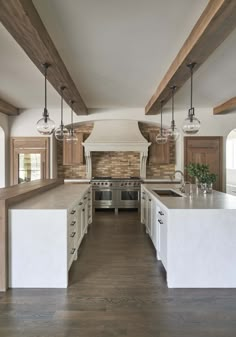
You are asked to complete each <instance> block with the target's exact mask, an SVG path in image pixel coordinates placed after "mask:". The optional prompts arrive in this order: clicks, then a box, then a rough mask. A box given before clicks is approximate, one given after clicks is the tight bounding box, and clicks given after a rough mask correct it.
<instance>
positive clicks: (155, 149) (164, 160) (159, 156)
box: [148, 131, 170, 164]
mask: <svg viewBox="0 0 236 337" xmlns="http://www.w3.org/2000/svg"><path fill="white" fill-rule="evenodd" d="M156 135H157V133H156V131H150V132H149V142H151V145H150V147H149V158H148V160H149V163H152V164H169V163H170V143H169V142H167V143H166V144H157V143H156Z"/></svg>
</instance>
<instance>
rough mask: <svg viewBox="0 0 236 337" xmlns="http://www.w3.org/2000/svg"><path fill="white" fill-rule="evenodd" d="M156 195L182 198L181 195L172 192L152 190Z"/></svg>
mask: <svg viewBox="0 0 236 337" xmlns="http://www.w3.org/2000/svg"><path fill="white" fill-rule="evenodd" d="M153 192H155V193H156V194H157V195H159V196H161V197H183V196H182V195H181V194H178V193H177V192H175V191H173V190H153Z"/></svg>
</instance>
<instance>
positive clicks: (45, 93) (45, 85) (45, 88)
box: [44, 65, 47, 110]
mask: <svg viewBox="0 0 236 337" xmlns="http://www.w3.org/2000/svg"><path fill="white" fill-rule="evenodd" d="M44 75H45V76H44V97H45V102H44V105H45V110H47V66H46V65H45V72H44Z"/></svg>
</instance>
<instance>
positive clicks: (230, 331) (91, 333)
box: [0, 212, 236, 337]
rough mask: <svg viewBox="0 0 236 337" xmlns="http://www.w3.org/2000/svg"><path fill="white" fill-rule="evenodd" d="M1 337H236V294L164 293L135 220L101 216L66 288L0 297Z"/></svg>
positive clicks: (158, 270) (122, 215)
mask: <svg viewBox="0 0 236 337" xmlns="http://www.w3.org/2000/svg"><path fill="white" fill-rule="evenodd" d="M196 254H197V252H196ZM232 268H235V266H232ZM0 336H1V337H18V336H22V337H23V336H24V337H54V336H55V337H77V336H81V337H123V336H129V337H208V336H209V337H219V336H220V337H229V336H232V337H235V336H236V289H168V288H167V287H166V282H165V272H164V269H163V267H162V265H161V263H160V262H157V260H156V258H155V251H154V249H153V246H152V243H151V241H150V239H149V237H148V236H147V235H146V234H145V231H144V228H143V226H142V225H141V224H140V222H139V216H138V214H137V213H135V212H121V213H120V214H119V215H118V216H117V215H115V214H114V213H105V214H104V213H103V212H99V213H96V215H95V218H94V222H93V224H92V226H91V228H90V230H89V233H88V234H87V236H86V238H85V240H84V242H83V243H82V246H81V248H80V250H79V258H78V260H77V261H76V262H74V264H73V266H72V269H71V272H70V287H69V288H68V289H64V290H62V289H57V290H56V289H44V290H43V289H15V290H10V291H8V292H7V293H0Z"/></svg>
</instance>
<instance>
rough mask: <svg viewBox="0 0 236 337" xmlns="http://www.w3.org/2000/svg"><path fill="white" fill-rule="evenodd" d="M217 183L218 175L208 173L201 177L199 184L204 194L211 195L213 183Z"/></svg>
mask: <svg viewBox="0 0 236 337" xmlns="http://www.w3.org/2000/svg"><path fill="white" fill-rule="evenodd" d="M215 181H216V174H215V173H210V172H206V173H204V174H203V175H202V176H200V179H199V182H200V183H201V189H202V191H203V193H211V192H212V186H213V183H214V182H215Z"/></svg>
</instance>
